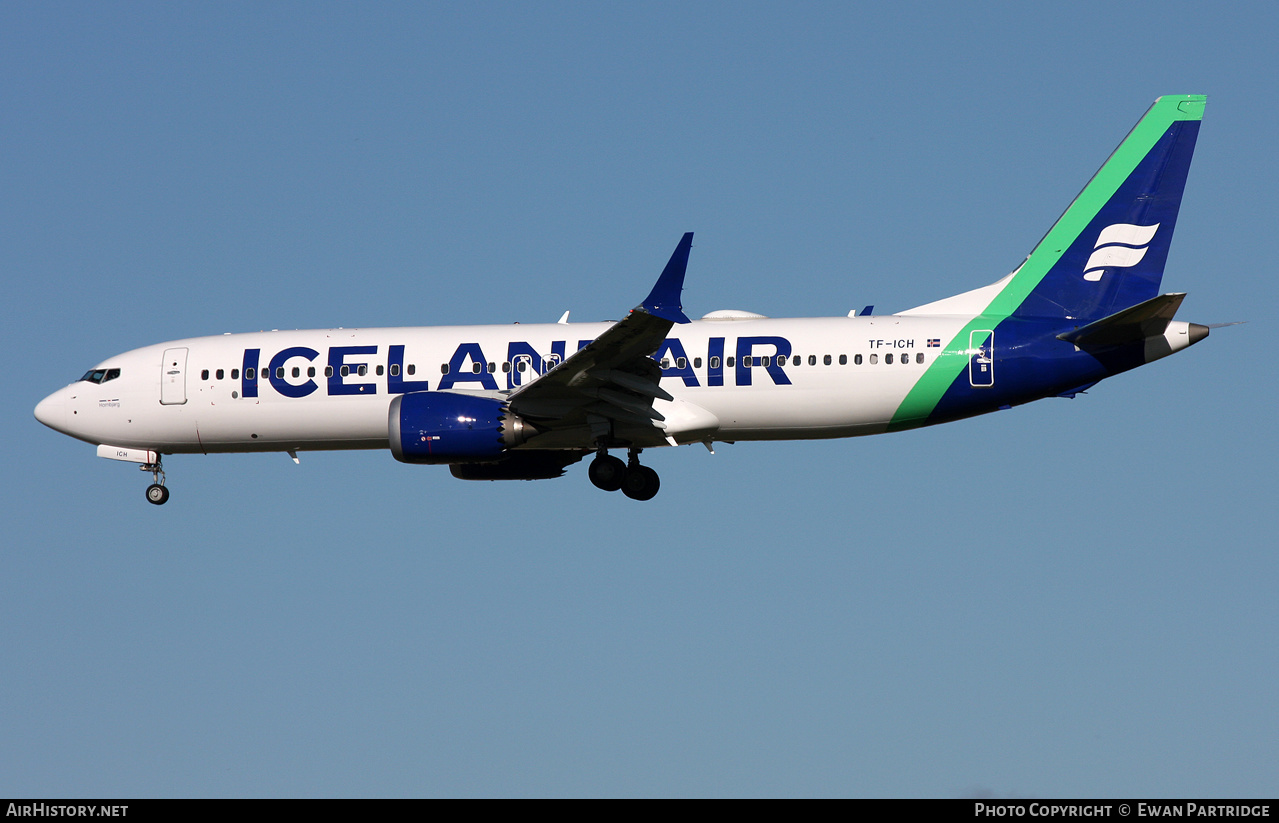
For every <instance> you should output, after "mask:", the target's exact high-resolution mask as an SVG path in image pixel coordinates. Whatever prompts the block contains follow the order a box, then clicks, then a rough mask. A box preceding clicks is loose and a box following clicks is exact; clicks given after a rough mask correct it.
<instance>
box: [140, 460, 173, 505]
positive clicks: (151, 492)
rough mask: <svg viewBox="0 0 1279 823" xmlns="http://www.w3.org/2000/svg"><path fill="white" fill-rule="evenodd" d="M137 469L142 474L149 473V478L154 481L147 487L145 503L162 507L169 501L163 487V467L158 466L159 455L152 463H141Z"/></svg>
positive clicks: (167, 491) (167, 493)
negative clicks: (140, 470) (142, 472)
mask: <svg viewBox="0 0 1279 823" xmlns="http://www.w3.org/2000/svg"><path fill="white" fill-rule="evenodd" d="M139 468H141V469H142V471H144V472H151V478H152V480H154V481H155V482H153V483H152V484H151V485H150V486H147V502H148V503H154V504H156V505H157V506H163V505H164V504H165V502H166V501H167V500H168V499H169V490H168V489H167V488H165V487H164V466H162V465H160V455H159V454H158V453H157V454H156V456H155V462H154V463H143V464H142V465H141V466H140V467H139Z"/></svg>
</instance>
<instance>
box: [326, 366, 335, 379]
mask: <svg viewBox="0 0 1279 823" xmlns="http://www.w3.org/2000/svg"><path fill="white" fill-rule="evenodd" d="M324 376H325V377H332V376H333V367H332V366H325V367H324Z"/></svg>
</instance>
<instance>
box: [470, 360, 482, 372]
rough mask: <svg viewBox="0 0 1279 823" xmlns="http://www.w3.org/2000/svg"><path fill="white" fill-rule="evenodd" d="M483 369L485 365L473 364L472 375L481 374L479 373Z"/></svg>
mask: <svg viewBox="0 0 1279 823" xmlns="http://www.w3.org/2000/svg"><path fill="white" fill-rule="evenodd" d="M482 368H484V366H483V365H481V364H479V363H472V364H471V374H479V373H480V369H482Z"/></svg>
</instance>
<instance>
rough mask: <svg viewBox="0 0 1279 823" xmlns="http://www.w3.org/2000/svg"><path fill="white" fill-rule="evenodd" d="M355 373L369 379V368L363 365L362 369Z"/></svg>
mask: <svg viewBox="0 0 1279 823" xmlns="http://www.w3.org/2000/svg"><path fill="white" fill-rule="evenodd" d="M355 373H356V374H358V375H359V376H360V377H367V376H368V374H369V367H368V366H367V365H365V364H363V363H361V364H360V367H359V368H358V369H356V370H355Z"/></svg>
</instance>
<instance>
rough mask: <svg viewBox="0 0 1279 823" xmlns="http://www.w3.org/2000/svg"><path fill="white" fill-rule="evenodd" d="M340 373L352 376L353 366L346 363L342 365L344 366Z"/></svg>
mask: <svg viewBox="0 0 1279 823" xmlns="http://www.w3.org/2000/svg"><path fill="white" fill-rule="evenodd" d="M338 374H340V375H342V376H343V377H350V376H351V367H350V366H346V365H344V366H342V368H341V369H339V370H338Z"/></svg>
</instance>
